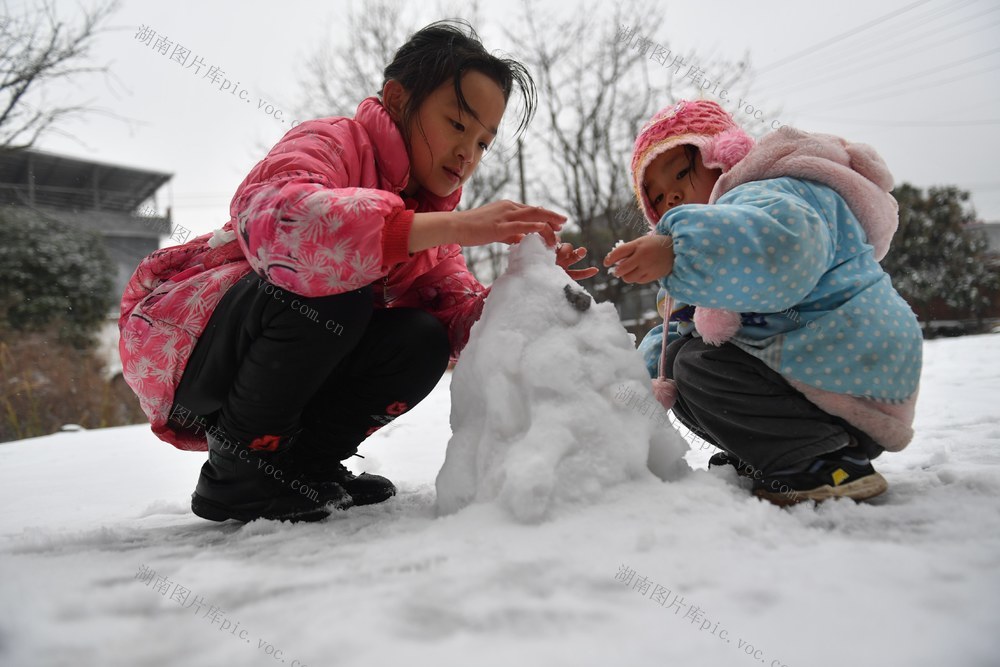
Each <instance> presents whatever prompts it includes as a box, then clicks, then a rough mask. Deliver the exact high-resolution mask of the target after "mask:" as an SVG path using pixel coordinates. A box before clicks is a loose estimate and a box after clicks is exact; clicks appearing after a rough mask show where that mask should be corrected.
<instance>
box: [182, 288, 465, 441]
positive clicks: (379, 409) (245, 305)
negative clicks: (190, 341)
mask: <svg viewBox="0 0 1000 667" xmlns="http://www.w3.org/2000/svg"><path fill="white" fill-rule="evenodd" d="M449 351H450V350H449V343H448V336H447V333H446V331H445V328H444V326H443V325H442V324H441V323H440V322H439V321H438V320H437V318H435V317H434V316H433V315H430V314H429V313H427V312H425V311H422V310H419V309H416V308H377V307H375V306H374V303H373V295H372V286H371V285H368V286H366V287H363V288H361V289H357V290H354V291H352V292H345V293H342V294H336V295H332V296H323V297H313V298H309V297H303V296H301V295H297V294H294V293H291V292H288V291H287V290H281V289H279V288H277V287H275V285H273V284H272V283H270V282H268V281H266V280H263V279H261V278H259V277H258V276H257V275H256V274H255V273H253V272H250V273H249V274H247V276H245V277H244V278H242V279H240V280H239V281H238V282H236V283H235V284H234V285H233V286H232V287H231V288H230V289H229V290H228V291H227V292H226V293H225V295H223V298H222V300H221V301H220V302H219V304H218V306H217V307H216V309H215V310H214V311H213V313H212V315H211V317H210V319H209V322H208V325H207V326H206V328H205V332H204V333H203V334H202V336H201V338H199V339H198V342H197V343H196V345H195V347H194V350H193V351H192V356H191V358H190V360H189V361H188V364H187V366H186V367H185V369H184V373H183V376H182V378H181V381H180V384H179V385H178V388H177V391H176V393H175V397H174V407H175V409H176V408H181V410H182V411H183V412H185V413H190V414H192V415H200V416H202V417H204V418H205V419H204V420H205V423H207V424H210V425H215V426H217V427H218V428H220V429H222V430H224V431H226V432H227V433H229V434H230V435H231V436H233V437H235V438H238V439H240V440H243V441H244V442H251V441H253V440H254V439H256V438H258V437H260V436H264V435H277V436H285V435H288V434H291V433H294V432H297V431H299V429H301V432H300V436H299V437H300V438H302V439H305V440H307V441H309V442H311V443H313V444H314V446H319V447H322V448H323V449H325V450H327V451H329V452H330V453H344V456H343V458H346V456H349V455H350V453H353V452H354V451H356V449H357V446H358V445H359V444H360V443H361V442H362V441H363V440H364V439H365V438H367V437H368V436H369V435H371V434H372V433H373V432H375V431H376V430H378V429H379V428H381V427H382V426H384V425H385V424H388V423H389V422H390V421H392V420H393V419H394V418H395V417H397V416H399V415H400V414H402V413H403V412H405V411H407V410H409V409H410V408H412V407H413V406H414V405H416V404H417V403H419V402H420V401H421V400H423V398H424V397H426V396H427V394H428V393H430V391H431V389H433V388H434V386H435V385H436V384H437V382H438V380H440V378H441V376H442V375H443V374H444V371H445V369H446V368H447V366H448V358H449Z"/></svg>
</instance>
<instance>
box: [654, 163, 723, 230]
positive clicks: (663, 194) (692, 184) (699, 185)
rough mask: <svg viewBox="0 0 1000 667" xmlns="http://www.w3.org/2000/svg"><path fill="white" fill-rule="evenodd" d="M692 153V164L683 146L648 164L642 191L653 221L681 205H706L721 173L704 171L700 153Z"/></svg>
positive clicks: (710, 170) (713, 170)
mask: <svg viewBox="0 0 1000 667" xmlns="http://www.w3.org/2000/svg"><path fill="white" fill-rule="evenodd" d="M695 153H696V155H695V158H694V160H691V159H690V158H689V157H688V154H687V151H686V150H685V146H674V147H673V148H671V149H670V150H668V151H666V152H665V153H661V154H660V155H658V156H656V159H654V160H653V161H652V162H650V163H649V167H647V168H646V174H645V180H644V181H643V184H642V187H643V189H644V190H645V191H646V197H648V198H649V203H650V205H652V207H653V210H654V211H656V217H658V218H661V217H663V214H664V213H666V212H667V211H669V210H670V209H672V208H674V207H675V206H680V205H681V204H707V203H708V199H709V197H710V196H711V195H712V188H713V187H715V182H716V181H717V180H719V176H721V175H722V170H721V169H706V168H705V163H704V162H702V161H701V152H700V151H697V150H696V151H695Z"/></svg>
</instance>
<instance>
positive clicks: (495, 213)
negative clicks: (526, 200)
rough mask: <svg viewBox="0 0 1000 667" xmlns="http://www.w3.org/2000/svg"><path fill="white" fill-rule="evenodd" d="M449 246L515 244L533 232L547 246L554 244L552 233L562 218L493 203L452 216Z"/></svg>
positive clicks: (537, 208)
mask: <svg viewBox="0 0 1000 667" xmlns="http://www.w3.org/2000/svg"><path fill="white" fill-rule="evenodd" d="M454 216H455V220H456V224H455V225H454V228H453V241H452V242H453V243H458V244H459V245H461V246H476V245H484V244H487V243H493V242H496V241H500V242H502V243H508V244H509V243H517V242H518V241H520V240H521V239H522V238H524V236H525V235H526V234H530V233H532V232H537V233H538V234H541V235H542V237H543V238H544V239H545V243H546V244H547V245H549V246H550V247H551V246H554V245H555V244H556V232H558V231H559V230H560V229H562V226H563V223H564V222H566V216H563V215H560V214H558V213H556V212H555V211H550V210H548V209H546V208H542V207H541V206H527V205H526V204H519V203H517V202H513V201H506V200H504V201H495V202H493V203H491V204H486V205H485V206H480V207H479V208H473V209H469V210H467V211H458V212H456V213H454Z"/></svg>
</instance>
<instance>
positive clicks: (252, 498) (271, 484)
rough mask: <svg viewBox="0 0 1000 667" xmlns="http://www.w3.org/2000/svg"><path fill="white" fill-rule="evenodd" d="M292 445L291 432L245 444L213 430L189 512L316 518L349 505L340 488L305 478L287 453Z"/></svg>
mask: <svg viewBox="0 0 1000 667" xmlns="http://www.w3.org/2000/svg"><path fill="white" fill-rule="evenodd" d="M293 445H294V436H286V437H284V438H280V437H278V436H264V437H262V438H257V439H256V440H254V441H253V442H252V443H249V444H246V443H243V442H240V441H237V440H236V439H235V438H232V437H230V436H228V435H227V434H225V433H224V432H223V431H222V430H220V429H213V431H212V432H211V433H209V434H208V461H206V462H205V464H204V465H203V466H202V468H201V475H199V477H198V486H197V487H196V488H195V491H194V493H193V494H191V511H193V512H194V513H195V514H197V515H198V516H200V517H201V518H203V519H208V520H210V521H225V520H227V519H235V520H237V521H244V522H246V521H253V520H254V519H276V520H279V521H319V520H321V519H325V518H326V517H328V516H329V515H330V512H331V508H335V509H346V508H348V507H350V506H351V504H352V500H351V496H350V495H349V494H348V493H347V492H346V491H345V490H344V489H343V487H341V486H339V485H338V484H336V483H335V482H324V483H317V482H314V481H312V480H308V479H306V476H305V475H303V474H302V473H301V471H300V470H299V469H298V468H296V466H295V461H294V460H293V459H292V458H291V457H290V456H289V453H290V452H292V451H294V446H293Z"/></svg>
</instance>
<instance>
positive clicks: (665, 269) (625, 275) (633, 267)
mask: <svg viewBox="0 0 1000 667" xmlns="http://www.w3.org/2000/svg"><path fill="white" fill-rule="evenodd" d="M611 265H614V268H613V269H612V271H613V272H614V275H616V276H617V277H619V278H621V279H622V280H624V281H625V282H627V283H649V282H652V281H654V280H659V279H660V278H662V277H663V276H669V275H670V272H671V271H673V270H674V242H673V239H672V238H670V237H669V236H662V235H660V234H651V235H649V236H643V237H642V238H638V239H635V240H634V241H629V242H628V243H624V244H622V245H620V246H618V247H617V248H614V249H613V250H612V251H611V252H609V253H608V254H607V256H605V258H604V266H611Z"/></svg>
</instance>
